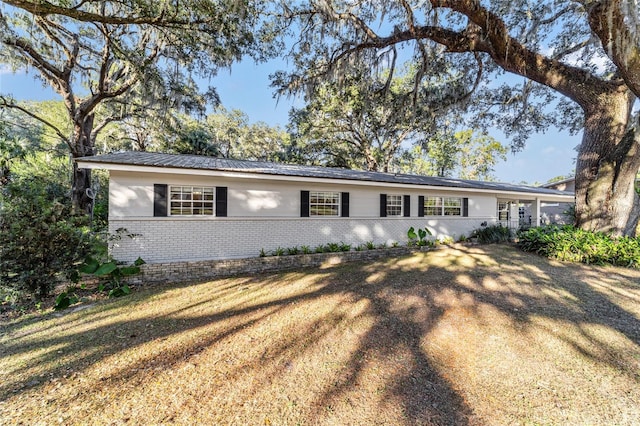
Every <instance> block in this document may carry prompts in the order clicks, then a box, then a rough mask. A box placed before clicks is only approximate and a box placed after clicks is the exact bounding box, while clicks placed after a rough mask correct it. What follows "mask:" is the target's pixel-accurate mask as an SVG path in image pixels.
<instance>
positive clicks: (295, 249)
mask: <svg viewBox="0 0 640 426" xmlns="http://www.w3.org/2000/svg"><path fill="white" fill-rule="evenodd" d="M299 252H300V249H298V246H296V247H290V248H288V249H287V254H288V255H289V256H294V255H296V254H298V253H299Z"/></svg>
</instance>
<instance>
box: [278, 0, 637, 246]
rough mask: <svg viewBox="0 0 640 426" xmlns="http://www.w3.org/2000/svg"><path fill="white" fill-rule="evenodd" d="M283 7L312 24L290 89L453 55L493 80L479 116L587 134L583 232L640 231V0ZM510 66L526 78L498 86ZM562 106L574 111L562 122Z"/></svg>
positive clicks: (579, 197) (525, 128)
mask: <svg viewBox="0 0 640 426" xmlns="http://www.w3.org/2000/svg"><path fill="white" fill-rule="evenodd" d="M284 8H285V14H286V15H287V17H288V18H290V19H294V20H297V22H299V25H300V26H301V28H302V29H303V30H302V32H301V40H299V42H298V43H296V45H295V48H294V51H293V52H292V53H293V54H292V57H293V59H294V60H295V63H296V65H297V66H298V68H299V70H302V71H298V72H297V73H296V74H294V75H292V76H291V77H292V78H291V79H290V80H289V81H288V84H289V87H290V88H296V87H299V84H296V81H298V80H300V79H303V80H309V79H310V78H313V77H317V76H325V77H326V76H332V75H335V74H336V73H337V72H338V70H344V69H347V68H349V65H352V64H357V66H358V67H360V68H364V69H373V68H375V67H374V66H372V65H375V64H376V63H377V62H379V60H380V59H379V58H380V57H381V56H382V55H381V53H382V52H385V51H388V50H389V49H396V48H399V47H400V46H405V45H412V46H413V47H414V49H413V52H414V59H415V61H416V63H417V64H419V65H422V66H423V67H425V68H427V67H429V64H430V62H429V58H430V57H432V56H433V55H434V54H437V55H438V56H445V57H456V61H455V62H456V63H457V64H458V65H459V66H458V69H459V70H460V72H461V73H473V74H476V73H477V72H479V71H480V72H482V73H483V76H484V78H485V79H486V80H485V81H486V84H483V85H479V86H478V90H477V94H479V95H481V97H480V98H477V101H478V102H477V104H475V105H474V106H476V107H477V108H476V110H475V111H476V118H478V119H480V120H481V119H483V118H484V119H489V120H490V123H491V124H492V125H502V126H503V127H504V128H505V130H507V131H509V132H511V134H512V135H513V137H514V140H515V141H516V143H518V144H519V143H520V142H521V141H523V140H524V138H525V137H526V133H527V132H530V131H532V130H542V129H544V128H545V127H547V126H548V125H551V124H559V125H570V126H571V128H572V129H577V128H582V129H583V139H582V143H581V145H580V148H579V153H578V159H577V163H576V216H577V223H578V225H579V226H581V227H582V228H585V229H594V230H600V231H605V232H611V233H614V234H617V235H620V234H627V235H631V234H634V233H635V231H636V227H637V224H638V217H639V216H640V198H639V197H638V195H637V194H636V192H635V191H634V179H635V175H636V173H637V172H638V169H639V168H640V115H639V114H638V110H637V109H636V110H634V105H638V103H637V97H638V96H640V19H639V18H638V17H639V16H640V10H639V6H638V3H637V2H636V1H629V0H540V1H536V2H530V1H524V0H490V1H489V0H487V1H480V0H428V1H424V2H410V1H407V0H396V1H387V2H346V1H322V0H320V1H313V2H309V4H302V5H300V6H299V7H291V6H286V5H285V6H284ZM318 28H322V31H318V30H317V29H318ZM311 46H312V47H311ZM505 71H506V72H508V73H511V74H515V75H517V76H521V77H524V79H525V80H524V83H522V84H515V83H514V79H513V78H511V79H506V80H505V79H502V81H503V82H504V84H502V85H500V84H495V83H493V82H491V80H492V79H495V78H496V77H499V76H501V74H502V73H504V72H505ZM279 80H280V81H283V78H282V76H280V78H279ZM514 89H516V90H514ZM559 96H562V97H564V99H565V101H560V103H558V104H556V105H555V106H554V107H553V111H549V110H548V109H545V107H544V105H546V104H547V103H548V102H549V101H550V100H552V99H555V98H557V97H559ZM536 99H537V100H536ZM567 100H568V102H567ZM535 102H539V104H538V105H539V106H538V107H536V105H535ZM556 111H559V112H563V113H567V112H568V113H569V114H564V115H563V116H560V117H559V116H558V115H555V113H556ZM576 111H577V113H578V115H579V117H578V119H575V117H576V116H575V115H573V114H574V113H576ZM518 130H520V132H517V131H518Z"/></svg>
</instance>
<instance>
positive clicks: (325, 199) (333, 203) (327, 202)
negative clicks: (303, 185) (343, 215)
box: [309, 191, 341, 217]
mask: <svg viewBox="0 0 640 426" xmlns="http://www.w3.org/2000/svg"><path fill="white" fill-rule="evenodd" d="M340 204H341V194H340V192H338V191H309V216H310V217H340Z"/></svg>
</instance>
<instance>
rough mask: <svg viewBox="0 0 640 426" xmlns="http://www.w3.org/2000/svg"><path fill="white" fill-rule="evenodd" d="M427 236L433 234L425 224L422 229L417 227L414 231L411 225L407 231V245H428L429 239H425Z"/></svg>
mask: <svg viewBox="0 0 640 426" xmlns="http://www.w3.org/2000/svg"><path fill="white" fill-rule="evenodd" d="M427 236H429V237H430V236H433V234H432V233H431V231H430V230H429V228H427V227H426V226H425V228H424V229H418V231H417V232H416V230H415V228H414V227H413V226H412V227H411V228H409V230H408V231H407V238H408V239H409V245H410V246H412V245H416V246H418V247H424V246H427V245H429V241H428V240H427Z"/></svg>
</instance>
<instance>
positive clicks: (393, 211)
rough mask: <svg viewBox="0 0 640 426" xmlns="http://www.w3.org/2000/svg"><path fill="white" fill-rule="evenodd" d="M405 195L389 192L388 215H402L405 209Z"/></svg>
mask: <svg viewBox="0 0 640 426" xmlns="http://www.w3.org/2000/svg"><path fill="white" fill-rule="evenodd" d="M403 198H404V197H403V196H402V195H397V194H387V206H386V209H387V216H402V212H403V211H404V203H403Z"/></svg>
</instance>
